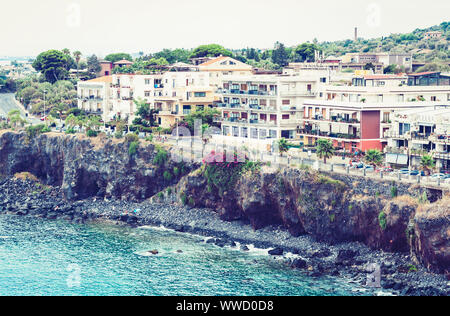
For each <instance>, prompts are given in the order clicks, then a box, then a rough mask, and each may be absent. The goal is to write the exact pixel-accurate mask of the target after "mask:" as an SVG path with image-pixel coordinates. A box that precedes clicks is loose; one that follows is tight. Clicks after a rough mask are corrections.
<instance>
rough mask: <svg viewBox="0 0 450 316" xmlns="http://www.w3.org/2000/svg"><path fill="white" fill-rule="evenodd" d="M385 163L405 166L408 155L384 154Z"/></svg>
mask: <svg viewBox="0 0 450 316" xmlns="http://www.w3.org/2000/svg"><path fill="white" fill-rule="evenodd" d="M386 162H387V163H392V164H396V165H407V164H408V155H404V154H389V153H388V154H386Z"/></svg>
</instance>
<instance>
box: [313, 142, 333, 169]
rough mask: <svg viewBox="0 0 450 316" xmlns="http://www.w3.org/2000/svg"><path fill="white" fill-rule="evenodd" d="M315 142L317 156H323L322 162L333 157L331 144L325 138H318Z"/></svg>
mask: <svg viewBox="0 0 450 316" xmlns="http://www.w3.org/2000/svg"><path fill="white" fill-rule="evenodd" d="M316 144H317V145H316V152H317V156H319V158H323V163H325V164H326V163H327V159H328V158H331V157H333V154H334V147H333V144H332V143H331V141H329V140H327V139H319V140H318V141H317V143H316Z"/></svg>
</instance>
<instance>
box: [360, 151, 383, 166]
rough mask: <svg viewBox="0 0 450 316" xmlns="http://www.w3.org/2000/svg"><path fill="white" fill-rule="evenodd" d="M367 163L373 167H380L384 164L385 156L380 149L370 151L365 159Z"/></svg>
mask: <svg viewBox="0 0 450 316" xmlns="http://www.w3.org/2000/svg"><path fill="white" fill-rule="evenodd" d="M364 160H365V161H366V163H368V164H370V165H372V166H374V167H375V166H378V165H380V164H381V163H382V162H383V154H382V153H381V151H379V150H378V149H369V150H368V151H367V152H366V156H365V157H364Z"/></svg>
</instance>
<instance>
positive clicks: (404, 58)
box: [341, 53, 413, 74]
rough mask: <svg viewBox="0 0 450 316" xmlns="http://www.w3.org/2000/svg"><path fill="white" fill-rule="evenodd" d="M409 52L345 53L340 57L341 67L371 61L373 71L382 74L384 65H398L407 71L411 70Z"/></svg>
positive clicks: (410, 55) (349, 66)
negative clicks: (373, 67)
mask: <svg viewBox="0 0 450 316" xmlns="http://www.w3.org/2000/svg"><path fill="white" fill-rule="evenodd" d="M412 62H413V58H412V54H411V53H347V54H345V55H344V56H342V57H341V67H342V69H344V68H352V64H353V65H358V66H360V65H366V64H369V63H372V64H373V65H374V66H375V73H379V74H382V71H383V69H384V67H387V66H389V65H399V66H403V67H405V70H406V71H407V72H410V71H412Z"/></svg>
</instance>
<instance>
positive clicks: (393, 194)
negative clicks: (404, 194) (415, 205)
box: [391, 186, 398, 198]
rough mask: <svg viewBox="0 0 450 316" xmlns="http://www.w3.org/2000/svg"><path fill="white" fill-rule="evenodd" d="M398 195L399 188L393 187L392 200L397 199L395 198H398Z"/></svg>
mask: <svg viewBox="0 0 450 316" xmlns="http://www.w3.org/2000/svg"><path fill="white" fill-rule="evenodd" d="M397 195H398V189H397V187H396V186H392V187H391V197H392V198H395V197H397Z"/></svg>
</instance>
